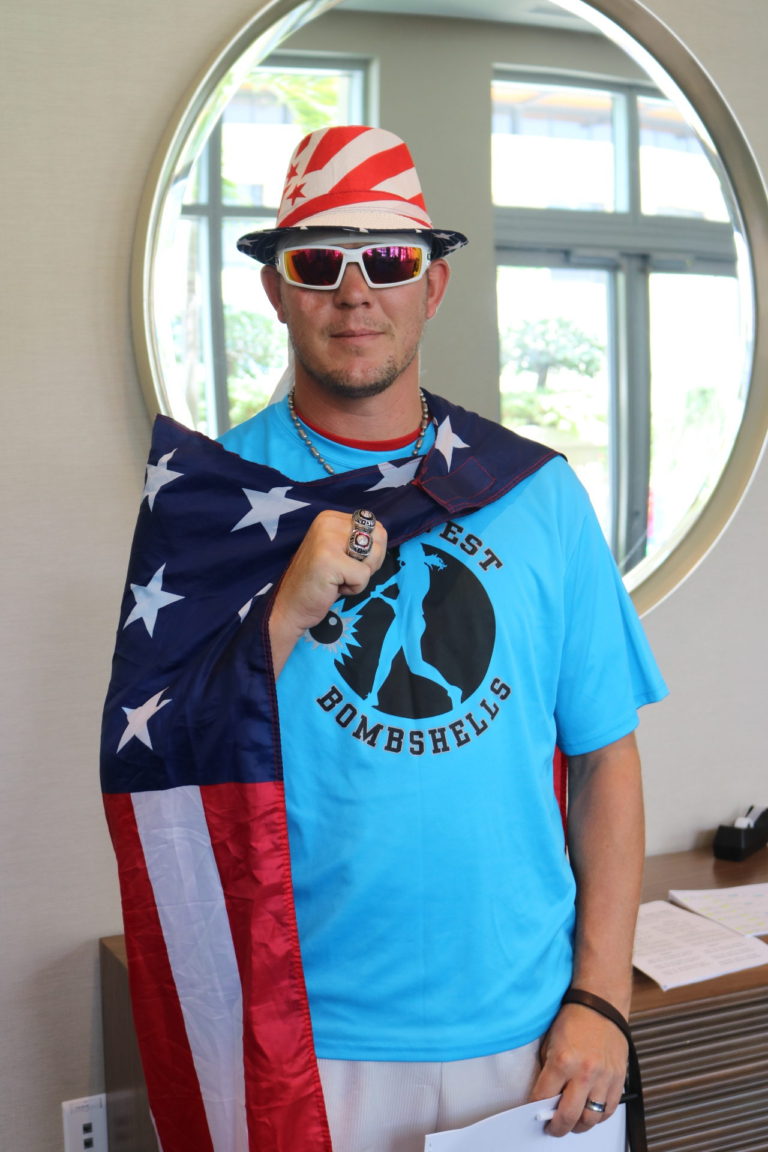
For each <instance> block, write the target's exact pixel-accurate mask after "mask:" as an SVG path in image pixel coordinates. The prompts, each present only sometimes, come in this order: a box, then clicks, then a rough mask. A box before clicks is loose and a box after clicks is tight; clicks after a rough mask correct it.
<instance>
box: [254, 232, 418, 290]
mask: <svg viewBox="0 0 768 1152" xmlns="http://www.w3.org/2000/svg"><path fill="white" fill-rule="evenodd" d="M430 258H431V252H430V247H429V245H428V244H423V243H420V242H416V243H415V244H374V245H372V246H371V247H370V248H335V247H328V246H326V245H324V244H322V243H317V244H305V245H304V246H303V247H301V248H284V249H283V250H282V252H278V254H277V261H276V263H277V270H278V272H279V273H280V275H281V276H282V277H283V279H284V280H286V281H287V282H288V283H289V284H298V285H299V287H301V288H317V289H319V290H320V291H321V292H330V291H331V290H332V289H333V288H338V286H339V284H341V279H342V277H343V275H344V270H345V269H346V267H347V265H348V264H356V265H357V266H358V268H359V269H360V271H361V272H362V274H363V279H364V280H365V282H366V284H367V285H368V287H369V288H394V287H395V286H396V285H398V284H410V283H412V282H413V281H414V280H420V279H421V278H422V276H423V275H424V273H425V272H426V270H427V267H428V266H429V261H430Z"/></svg>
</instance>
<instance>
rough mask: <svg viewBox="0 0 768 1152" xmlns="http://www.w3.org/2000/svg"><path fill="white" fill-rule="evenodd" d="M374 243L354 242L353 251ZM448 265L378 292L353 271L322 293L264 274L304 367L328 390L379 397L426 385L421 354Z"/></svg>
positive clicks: (352, 267) (353, 268)
mask: <svg viewBox="0 0 768 1152" xmlns="http://www.w3.org/2000/svg"><path fill="white" fill-rule="evenodd" d="M370 244H371V240H370V239H366V241H365V244H364V245H363V244H360V245H357V244H354V243H352V244H351V243H350V240H349V238H346V239H345V245H346V246H347V247H363V246H366V247H367V246H369V245H370ZM448 274H449V273H448V265H447V264H446V263H445V261H444V260H436V261H434V262H433V263H432V264H431V265H430V267H429V269H428V271H427V273H426V275H425V276H424V277H423V278H422V279H421V280H417V281H414V282H413V283H411V284H402V285H398V286H396V287H392V288H370V287H369V286H368V284H366V282H365V279H364V278H363V275H362V273H361V271H360V269H359V268H358V267H356V266H355V265H349V266H348V267H347V268H346V270H345V272H344V276H343V278H342V281H341V283H340V285H339V286H338V288H335V289H333V290H331V291H327V292H319V291H316V290H314V289H311V288H301V287H297V286H296V285H293V284H287V283H286V282H285V281H284V280H283V279H282V277H281V276H280V274H279V272H278V271H277V270H276V269H275V268H273V267H266V268H264V270H263V272H262V280H263V283H264V288H265V290H266V292H267V295H268V296H269V299H270V301H271V302H272V304H273V306H274V308H275V311H276V312H277V316H278V319H279V320H280V321H281V322H282V323H284V324H286V325H287V327H288V334H289V336H290V339H291V343H292V345H293V349H294V353H295V356H296V361H297V365H296V367H297V379H298V378H299V376H300V375H301V374H302V373H305V374H306V375H307V376H308V377H309V378H311V380H313V381H314V382H315V383H317V384H318V385H320V387H322V388H324V389H325V390H327V391H329V392H332V393H334V394H335V395H337V396H338V395H341V396H345V397H357V398H360V397H363V396H375V395H377V394H378V393H380V392H383V391H385V390H386V389H387V388H389V387H390V386H391V385H392V384H393V383H394V382H395V381H396V380H400V379H406V380H408V381H410V377H411V376H413V377H414V380H416V381H417V380H418V350H419V343H420V341H421V336H422V332H423V329H424V324H425V323H426V321H427V320H428V319H430V318H431V317H432V316H434V314H435V312H436V311H437V307H438V305H439V303H440V300H441V299H442V297H443V294H444V292H445V287H446V284H447V281H448Z"/></svg>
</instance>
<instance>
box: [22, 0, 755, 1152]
mask: <svg viewBox="0 0 768 1152" xmlns="http://www.w3.org/2000/svg"><path fill="white" fill-rule="evenodd" d="M649 6H650V8H651V9H652V10H653V11H654V12H656V13H657V14H658V15H659V16H660V17H661V18H662V19H664V20H666V22H667V23H668V24H669V25H670V26H671V28H672V29H673V30H674V31H675V32H676V33H677V34H678V35H679V36H680V37H681V38H682V39H683V40H685V41H686V42H687V43H688V45H689V46H690V48H691V49H692V50H693V51H694V52H695V53H696V54H697V55H698V57H699V59H700V60H701V62H702V64H703V65H704V67H705V68H707V69H708V70H709V72H710V73H711V75H712V77H713V78H714V80H715V82H716V83H717V84H718V85H719V86H720V88H721V90H722V91H723V93H724V95H725V97H726V99H727V100H728V101H729V102H730V104H731V106H732V108H733V111H734V113H735V115H736V117H737V118H738V120H739V121H740V123H741V125H742V127H743V129H744V131H745V132H746V134H747V137H748V138H749V139H750V141H751V143H752V147H753V148H754V150H755V153H756V155H757V158H758V161H759V163H760V164H761V166H762V169H763V171H766V170H768V122H766V119H765V116H764V91H763V89H764V83H763V75H764V60H763V52H762V46H763V44H764V41H765V33H766V31H768V17H767V16H766V12H765V7H764V3H763V0H731V3H729V4H727V5H726V4H723V3H721V0H649ZM253 8H254V4H253V3H252V0H219V2H218V3H216V4H212V3H210V2H209V0H184V3H183V4H182V3H181V2H180V0H164V3H162V4H159V3H157V2H156V0H132V3H130V4H126V3H124V2H123V0H120V2H118V0H102V2H101V3H99V4H96V3H93V2H88V0H72V3H70V4H69V5H66V6H64V7H62V6H61V5H60V4H55V3H53V0H27V2H26V3H25V4H23V5H22V4H15V5H6V10H5V12H4V16H3V25H4V27H3V35H2V38H1V39H0V77H2V84H3V86H4V94H3V100H2V103H3V118H2V128H1V129H0V131H1V132H2V138H1V139H0V157H1V158H2V165H3V176H2V181H0V188H1V189H2V236H3V271H4V292H3V307H2V312H1V313H0V326H1V327H2V332H1V333H0V337H1V338H0V349H2V356H3V358H4V361H5V364H4V371H3V380H2V391H1V392H0V395H2V415H3V420H2V430H3V436H4V453H3V455H4V461H3V463H4V467H3V480H2V490H3V494H4V495H7V499H6V500H5V501H4V508H3V526H4V534H3V562H2V576H3V590H2V604H3V608H4V614H5V621H4V627H3V643H2V649H1V651H0V683H1V685H2V745H1V747H2V758H3V784H2V803H0V821H1V822H2V823H1V826H0V875H2V881H3V888H2V900H1V901H0V918H1V922H0V1147H2V1148H3V1149H5V1148H8V1149H12V1148H24V1149H30V1150H33V1152H58V1150H59V1149H60V1148H61V1146H62V1143H61V1135H60V1132H61V1129H60V1115H59V1102H60V1101H61V1100H63V1099H68V1098H71V1097H74V1096H80V1095H83V1094H86V1093H90V1092H92V1091H97V1090H100V1088H101V1066H100V1043H99V1020H98V1004H97V987H98V979H97V971H96V949H95V944H94V942H95V940H96V938H97V937H98V936H100V935H103V934H105V933H111V932H114V931H117V930H118V929H119V926H120V919H119V910H118V900H117V888H116V883H115V876H114V867H113V860H112V854H111V849H110V846H109V844H108V841H107V837H106V832H105V827H104V823H103V819H102V814H101V807H100V800H99V794H98V785H97V744H98V728H99V715H100V708H101V699H102V696H103V692H104V687H105V684H106V680H107V676H108V670H109V658H110V650H111V646H112V638H113V635H114V629H115V624H116V614H117V606H118V598H119V590H120V586H121V583H122V579H123V575H124V567H125V561H126V556H127V551H128V546H129V538H130V533H131V530H132V523H133V518H134V514H135V510H136V506H137V501H138V498H139V494H140V492H141V484H142V478H143V462H144V459H145V455H146V448H147V442H148V433H149V420H148V417H147V413H146V411H145V408H144V405H143V401H142V399H141V394H140V390H139V387H138V384H137V380H136V373H135V367H134V362H133V356H132V351H131V342H130V332H129V313H128V302H129V284H128V267H129V258H130V250H131V241H132V234H133V228H134V223H135V219H136V214H137V208H138V204H139V200H140V197H141V193H142V188H143V185H144V182H145V178H146V174H147V169H148V166H149V163H150V159H151V157H152V155H153V153H154V152H155V149H156V148H157V145H158V142H159V139H160V137H161V134H162V132H163V130H164V128H165V126H166V124H167V123H168V121H169V118H170V117H171V115H172V112H173V109H174V106H175V105H176V103H177V101H178V100H179V99H180V98H181V97H182V95H183V93H184V91H185V89H186V88H187V86H188V84H189V83H190V81H191V80H192V78H193V77H194V76H195V75H196V74H197V72H198V71H199V70H200V69H201V68H202V67H203V66H204V64H205V63H206V62H207V60H208V59H209V57H210V53H211V51H212V49H213V48H215V47H217V46H219V45H221V44H222V43H223V42H224V41H225V40H227V39H228V38H229V37H230V35H232V34H233V33H234V32H235V31H236V30H237V28H238V27H239V26H240V25H241V24H242V23H244V22H245V21H246V20H247V19H248V18H249V17H250V16H251V15H252V14H253ZM761 32H762V35H761ZM393 126H394V125H393ZM447 208H448V209H450V210H451V211H453V209H452V206H451V205H450V204H448V205H447ZM454 215H456V214H455V213H454ZM448 222H449V223H451V222H452V221H448ZM484 306H485V305H484ZM766 513H768V475H767V471H766V466H765V464H763V466H762V468H761V469H760V470H759V471H758V474H757V476H756V477H755V480H754V483H753V485H752V487H751V489H750V491H749V492H748V494H747V496H746V498H745V500H744V501H743V504H742V506H741V508H740V509H739V511H738V513H737V515H736V516H735V517H734V519H733V521H732V523H731V524H730V526H729V528H728V529H727V531H726V532H725V533H724V535H723V536H722V538H721V539H720V541H719V543H718V544H717V546H716V547H715V548H714V549H713V551H712V552H711V553H710V554H709V556H707V558H706V559H705V560H704V562H703V563H702V564H701V565H700V566H699V568H698V569H697V570H696V572H695V573H694V574H693V575H692V576H691V577H690V578H689V579H688V580H687V581H686V583H685V584H684V585H683V586H682V587H680V588H679V589H678V590H677V591H676V592H675V593H674V594H673V595H672V596H670V597H669V598H668V599H667V600H666V601H665V602H664V603H663V604H662V605H660V606H659V607H658V608H657V609H655V610H654V611H653V612H652V613H651V614H650V615H649V617H648V618H647V627H648V631H649V633H650V636H651V639H652V641H653V643H654V646H655V648H656V651H657V654H658V656H659V659H660V661H661V663H662V666H663V668H664V671H665V673H666V676H667V678H668V680H669V683H670V686H671V688H672V696H671V698H670V700H669V701H668V702H666V703H664V704H663V705H661V706H660V707H658V708H656V709H654V710H653V711H652V712H650V713H649V714H648V715H647V716H646V718H645V720H644V724H643V729H642V746H643V751H644V755H645V760H646V766H647V794H648V805H649V845H650V848H651V850H652V851H656V852H659V851H664V850H673V849H678V848H686V847H688V846H689V845H691V844H692V843H693V842H694V840H695V839H696V837H697V836H698V834H699V833H700V832H701V830H702V829H709V828H711V827H712V826H713V825H714V824H716V823H717V822H718V820H719V819H721V818H726V817H731V816H732V815H734V814H735V813H736V811H737V810H738V809H739V808H740V807H741V806H743V805H746V804H747V803H749V802H753V801H763V802H766V801H768V795H767V794H766V789H767V787H768V786H767V785H766V773H765V767H764V763H763V759H764V752H763V748H762V741H761V739H760V736H761V735H762V731H761V729H762V724H761V719H762V715H763V713H764V711H765V702H764V687H763V686H764V682H765V675H764V654H763V647H764V643H765V601H764V588H765V575H764V573H765V571H766V567H767V566H768V565H767V561H768V555H767V553H768V545H767V544H766V535H767V534H766V531H765V526H766Z"/></svg>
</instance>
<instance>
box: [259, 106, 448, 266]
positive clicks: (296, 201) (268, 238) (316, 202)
mask: <svg viewBox="0 0 768 1152" xmlns="http://www.w3.org/2000/svg"><path fill="white" fill-rule="evenodd" d="M310 228H312V229H314V228H332V229H333V230H334V231H341V232H347V231H348V232H351V233H360V232H376V233H380V232H400V233H402V232H404V231H405V232H416V233H419V234H421V235H424V236H427V237H429V238H430V240H431V242H432V255H433V257H434V258H437V257H439V256H447V255H448V254H449V253H450V252H454V251H455V250H456V249H457V248H461V247H463V246H464V245H465V244H466V243H467V238H466V236H464V235H463V234H462V233H461V232H454V231H449V230H447V229H440V228H435V227H434V226H433V224H432V221H431V219H430V217H429V213H428V212H427V206H426V204H425V203H424V197H423V195H422V192H421V184H420V182H419V177H418V175H417V172H416V168H415V166H414V163H413V158H412V156H411V153H410V151H409V149H408V145H407V144H405V143H404V142H403V141H402V140H401V139H400V137H399V136H395V134H394V133H393V132H388V131H386V129H384V128H369V127H367V126H365V125H354V124H353V125H344V126H336V127H332V128H321V129H319V130H318V131H316V132H310V133H309V135H308V136H305V137H304V139H303V140H302V141H301V143H300V144H299V145H298V146H297V148H296V150H295V152H294V153H293V156H292V157H291V161H290V164H289V166H288V174H287V176H286V178H285V187H284V189H283V196H282V200H281V201H280V208H279V209H278V213H277V227H276V228H267V229H265V230H264V231H261V232H249V233H248V234H247V235H245V236H241V238H240V239H239V240H238V242H237V247H238V248H239V250H240V251H241V252H244V253H245V254H246V255H247V256H252V257H253V258H254V260H260V261H261V262H262V264H270V263H272V261H273V260H274V258H275V251H276V246H277V242H278V241H279V240H280V239H281V238H283V237H285V234H286V231H287V230H292V229H298V230H301V231H304V230H305V229H310Z"/></svg>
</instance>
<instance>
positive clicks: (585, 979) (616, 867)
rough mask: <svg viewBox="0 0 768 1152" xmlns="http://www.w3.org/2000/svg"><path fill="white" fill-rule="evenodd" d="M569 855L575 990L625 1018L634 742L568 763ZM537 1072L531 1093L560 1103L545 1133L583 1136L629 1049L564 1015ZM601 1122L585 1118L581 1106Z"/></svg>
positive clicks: (638, 799)
mask: <svg viewBox="0 0 768 1152" xmlns="http://www.w3.org/2000/svg"><path fill="white" fill-rule="evenodd" d="M568 772H569V807H568V845H569V854H570V859H571V865H572V867H573V871H574V875H575V877H576V884H577V900H576V940H575V955H574V969H573V981H572V983H573V987H575V988H584V989H586V990H587V991H589V992H593V993H594V994H595V995H597V996H601V997H602V998H603V999H604V1000H608V1001H609V1003H611V1004H613V1006H614V1007H615V1008H617V1009H618V1010H619V1011H620V1012H621V1013H622V1014H623V1015H624V1016H627V1015H628V1013H629V1007H630V998H631V992H632V943H633V939H634V931H635V920H636V917H637V908H638V904H639V901H640V888H641V884H642V872H643V857H644V822H643V795H642V784H641V779H640V758H639V755H638V752H637V745H636V743H635V738H634V735H633V734H630V735H629V736H625V737H623V738H622V739H621V740H617V741H616V742H615V743H613V744H608V745H606V746H605V747H604V748H598V749H597V750H596V751H594V752H588V753H586V754H584V755H582V756H574V757H571V758H569V761H568ZM542 1061H543V1067H542V1071H541V1074H540V1075H539V1077H538V1080H537V1081H536V1084H535V1085H534V1088H533V1091H532V1093H531V1099H532V1100H542V1099H546V1098H547V1097H549V1096H556V1095H558V1094H559V1093H562V1099H561V1101H560V1105H559V1107H558V1109H557V1113H556V1115H555V1117H554V1119H553V1120H551V1121H550V1124H549V1127H548V1129H547V1131H548V1132H549V1133H550V1134H551V1135H553V1136H563V1135H565V1134H566V1133H567V1132H570V1131H571V1130H574V1131H576V1132H582V1131H586V1130H587V1128H590V1127H592V1126H593V1125H594V1124H595V1123H598V1122H599V1121H600V1120H601V1119H604V1118H605V1117H607V1116H609V1115H610V1114H611V1113H612V1112H613V1111H614V1110H615V1108H616V1106H617V1104H618V1102H619V1097H620V1096H621V1092H622V1089H623V1086H624V1077H625V1073H626V1067H627V1043H626V1040H625V1039H624V1037H623V1036H622V1034H621V1032H620V1031H619V1029H618V1028H617V1027H616V1026H615V1024H612V1023H611V1022H610V1021H609V1020H606V1019H605V1018H604V1017H602V1016H600V1015H598V1014H597V1013H596V1012H594V1011H593V1010H592V1009H591V1008H585V1007H583V1006H582V1005H579V1004H568V1005H565V1006H564V1007H563V1008H561V1010H560V1012H559V1013H558V1015H557V1016H556V1017H555V1020H554V1022H553V1024H552V1027H551V1028H550V1030H549V1032H548V1033H547V1036H546V1038H545V1040H544V1043H543V1045H542ZM588 1099H591V1100H596V1101H598V1102H600V1103H602V1102H606V1103H607V1108H606V1111H605V1113H604V1114H602V1115H601V1114H600V1113H593V1112H585V1111H584V1105H585V1104H586V1102H587V1100H588Z"/></svg>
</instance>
